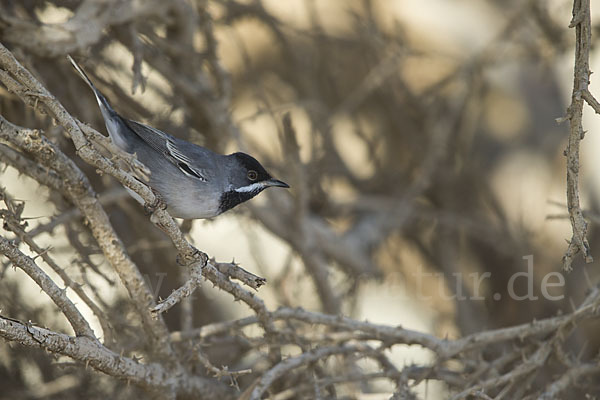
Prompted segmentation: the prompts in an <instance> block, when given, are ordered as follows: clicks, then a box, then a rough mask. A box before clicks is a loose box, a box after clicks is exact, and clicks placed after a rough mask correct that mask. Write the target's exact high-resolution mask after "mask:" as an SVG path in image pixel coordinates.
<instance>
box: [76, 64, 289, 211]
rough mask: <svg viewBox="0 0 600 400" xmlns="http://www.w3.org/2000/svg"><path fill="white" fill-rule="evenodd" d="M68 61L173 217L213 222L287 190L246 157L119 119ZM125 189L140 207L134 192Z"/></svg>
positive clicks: (117, 142) (111, 131)
mask: <svg viewBox="0 0 600 400" xmlns="http://www.w3.org/2000/svg"><path fill="white" fill-rule="evenodd" d="M67 58H68V59H69V61H70V62H71V64H72V65H73V67H74V68H75V70H76V71H77V72H78V73H79V75H80V76H81V78H82V79H83V80H84V81H85V82H86V83H87V85H88V86H89V87H90V88H91V89H92V91H93V93H94V96H95V97H96V101H97V103H98V106H99V107H100V111H101V113H102V117H103V119H104V123H105V125H106V130H107V131H108V135H109V136H110V139H111V141H112V142H113V143H114V144H115V145H116V146H117V147H119V148H120V149H122V150H123V151H125V152H127V153H130V154H134V153H135V155H136V157H137V159H138V160H139V161H140V162H142V163H143V164H144V165H145V166H146V168H147V170H148V171H149V172H150V173H149V176H148V179H147V181H146V182H145V183H147V184H148V185H149V186H150V187H151V188H152V190H153V191H154V192H155V193H158V195H159V198H160V200H161V201H162V202H164V203H165V204H166V209H167V211H168V212H169V214H171V216H173V217H176V218H183V219H204V218H213V217H216V216H218V215H220V214H222V213H224V212H225V211H228V210H231V209H232V208H234V207H235V206H237V205H239V204H241V203H243V202H245V201H248V200H250V199H252V198H253V197H255V196H256V195H258V194H259V193H261V192H262V191H263V190H264V189H266V188H268V187H282V188H289V187H290V186H289V185H288V184H287V183H285V182H283V181H280V180H278V179H275V178H273V177H272V176H271V175H270V174H269V173H268V172H267V171H266V170H265V168H264V167H263V166H262V165H261V164H260V163H259V162H258V161H257V160H256V159H255V158H254V157H252V156H250V155H248V154H245V153H242V152H236V153H232V154H229V155H222V154H218V153H215V152H213V151H211V150H209V149H207V148H205V147H202V146H198V145H196V144H193V143H190V142H188V141H185V140H182V139H178V138H176V137H174V136H172V135H169V134H168V133H166V132H163V131H161V130H159V129H156V128H153V127H151V126H148V125H145V124H142V123H140V122H136V121H132V120H129V119H126V118H124V117H122V116H120V115H119V114H118V113H117V112H116V111H115V110H114V109H113V108H112V107H111V105H110V103H109V102H108V100H107V99H106V97H105V96H104V95H103V94H102V93H101V92H100V91H99V90H98V89H97V88H96V86H95V85H94V84H93V83H92V81H91V80H90V78H89V77H88V76H87V75H86V73H85V72H84V71H83V69H82V68H81V67H80V66H79V65H78V64H77V63H76V62H75V60H73V58H72V57H71V56H70V55H68V56H67ZM128 191H129V193H130V194H131V195H132V196H133V197H134V198H135V199H136V200H138V201H139V202H140V203H141V204H144V201H143V200H142V199H141V197H140V196H139V195H138V194H136V193H135V192H134V191H132V190H130V189H128Z"/></svg>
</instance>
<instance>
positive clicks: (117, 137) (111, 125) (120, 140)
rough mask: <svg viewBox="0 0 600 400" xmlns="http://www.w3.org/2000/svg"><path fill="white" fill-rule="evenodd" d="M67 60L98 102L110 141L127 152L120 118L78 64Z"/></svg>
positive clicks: (70, 59)
mask: <svg viewBox="0 0 600 400" xmlns="http://www.w3.org/2000/svg"><path fill="white" fill-rule="evenodd" d="M67 58H68V59H69V61H70V62H71V64H72V65H73V68H75V70H76V71H77V72H78V73H79V75H80V76H81V78H82V79H83V80H84V81H85V83H87V85H88V86H89V87H90V88H91V89H92V91H93V92H94V96H96V101H97V102H98V106H100V111H101V112H102V117H104V122H105V123H106V129H107V130H108V134H109V135H110V137H111V139H112V141H113V142H114V143H115V144H116V145H117V146H119V147H121V148H122V149H123V150H125V151H128V145H127V141H126V140H124V133H123V132H122V131H123V129H122V125H123V124H122V122H121V117H120V116H119V114H117V112H116V111H115V110H113V108H112V107H111V105H110V103H109V102H108V100H106V97H104V95H103V94H102V93H101V92H100V91H99V90H98V88H96V86H95V85H94V84H93V83H92V81H91V79H90V78H89V77H88V76H87V74H86V73H85V72H84V71H83V69H82V68H81V67H80V66H79V64H77V63H76V62H75V60H73V58H72V57H71V56H70V55H67Z"/></svg>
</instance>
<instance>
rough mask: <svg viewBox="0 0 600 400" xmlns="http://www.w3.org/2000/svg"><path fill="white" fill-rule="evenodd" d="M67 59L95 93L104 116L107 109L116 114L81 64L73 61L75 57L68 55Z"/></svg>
mask: <svg viewBox="0 0 600 400" xmlns="http://www.w3.org/2000/svg"><path fill="white" fill-rule="evenodd" d="M67 58H68V59H69V61H71V64H72V65H73V68H75V71H77V72H78V73H79V75H80V76H81V78H82V79H83V80H84V81H85V83H87V85H88V86H89V87H90V88H91V89H92V91H93V92H94V95H95V96H96V101H98V105H99V106H100V109H102V111H103V114H104V109H106V111H109V112H110V113H111V114H112V113H115V110H113V108H112V107H111V106H110V104H109V103H108V100H106V97H104V95H103V94H102V93H101V92H100V91H99V90H98V88H96V86H95V85H94V84H93V83H92V81H91V79H90V78H89V77H88V76H87V74H86V73H85V72H84V71H83V69H82V68H81V67H80V66H79V64H77V63H76V62H75V60H73V57H71V56H70V55H67Z"/></svg>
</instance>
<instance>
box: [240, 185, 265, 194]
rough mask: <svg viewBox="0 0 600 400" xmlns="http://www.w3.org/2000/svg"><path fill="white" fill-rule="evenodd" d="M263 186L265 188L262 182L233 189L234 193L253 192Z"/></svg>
mask: <svg viewBox="0 0 600 400" xmlns="http://www.w3.org/2000/svg"><path fill="white" fill-rule="evenodd" d="M264 186H265V183H264V182H256V183H253V184H252V185H248V186H242V187H241V188H237V189H234V190H235V191H236V192H238V193H242V192H253V191H255V190H258V189H261V188H263V187H264Z"/></svg>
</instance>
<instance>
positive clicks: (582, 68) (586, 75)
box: [563, 0, 599, 271]
mask: <svg viewBox="0 0 600 400" xmlns="http://www.w3.org/2000/svg"><path fill="white" fill-rule="evenodd" d="M569 27H570V28H573V27H574V28H575V66H574V69H573V70H574V78H573V94H572V95H571V105H570V106H569V108H568V110H567V117H566V118H567V119H568V120H569V126H570V129H569V142H568V144H567V150H566V152H565V154H566V156H567V208H568V210H569V216H570V219H571V227H572V228H573V236H572V238H571V241H570V242H569V247H568V248H567V251H566V253H565V255H564V257H563V268H564V269H565V270H566V271H570V270H571V269H572V267H571V264H572V263H573V257H574V256H575V254H577V253H578V252H580V251H581V253H582V254H583V258H584V260H585V262H586V263H591V262H593V261H594V259H593V257H592V254H591V250H590V244H589V242H588V239H587V229H588V224H587V222H586V221H585V218H584V217H583V211H582V210H581V205H580V201H579V143H580V142H581V140H582V139H583V137H584V135H585V131H584V130H583V123H582V117H583V103H584V100H585V101H587V102H588V104H590V105H591V106H592V107H594V109H595V110H598V109H599V108H597V107H596V106H597V104H598V102H597V101H595V99H594V98H593V96H592V95H591V93H589V91H588V86H589V82H590V48H591V46H592V22H591V16H590V2H589V0H575V1H574V2H573V19H572V20H571V23H570V24H569Z"/></svg>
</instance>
